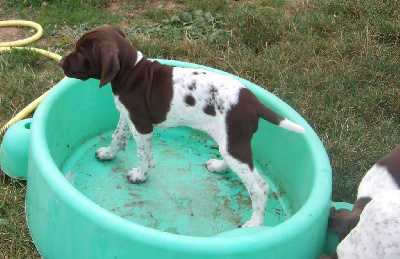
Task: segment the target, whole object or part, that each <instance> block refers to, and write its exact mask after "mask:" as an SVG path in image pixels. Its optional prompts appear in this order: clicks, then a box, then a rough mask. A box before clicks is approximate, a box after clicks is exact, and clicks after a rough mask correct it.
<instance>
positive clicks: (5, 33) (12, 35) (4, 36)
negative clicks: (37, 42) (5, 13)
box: [0, 27, 23, 42]
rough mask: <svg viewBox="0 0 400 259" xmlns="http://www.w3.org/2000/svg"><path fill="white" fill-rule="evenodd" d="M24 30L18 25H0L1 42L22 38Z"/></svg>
mask: <svg viewBox="0 0 400 259" xmlns="http://www.w3.org/2000/svg"><path fill="white" fill-rule="evenodd" d="M21 34H22V30H21V29H20V28H18V27H0V42H9V41H16V40H22V39H23V38H21Z"/></svg>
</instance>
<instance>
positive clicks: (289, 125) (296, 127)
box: [278, 118, 306, 133]
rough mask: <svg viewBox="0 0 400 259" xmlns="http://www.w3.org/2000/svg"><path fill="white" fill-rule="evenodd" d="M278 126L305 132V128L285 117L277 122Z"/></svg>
mask: <svg viewBox="0 0 400 259" xmlns="http://www.w3.org/2000/svg"><path fill="white" fill-rule="evenodd" d="M278 126H279V127H281V128H284V129H287V130H290V131H293V132H297V133H305V132H306V130H305V129H304V128H303V127H302V126H300V125H299V124H296V123H294V122H292V121H290V120H288V119H286V118H283V120H282V121H281V122H280V123H279V124H278Z"/></svg>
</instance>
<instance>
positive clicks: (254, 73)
mask: <svg viewBox="0 0 400 259" xmlns="http://www.w3.org/2000/svg"><path fill="white" fill-rule="evenodd" d="M307 2H308V1H290V0H263V1H233V0H229V1H227V0H216V1H211V0H204V1H189V0H175V1H172V0H170V1H164V2H162V1H154V0H148V1H143V2H142V1H132V2H128V1H125V2H122V1H113V2H110V1H104V0H102V1H96V0H91V1H72V0H70V1H61V0H55V1H48V2H47V5H42V3H43V1H17V0H13V1H6V2H5V1H2V0H0V4H1V5H2V9H0V17H2V19H4V20H5V19H9V18H10V19H11V18H15V17H18V18H21V19H29V20H33V21H36V22H38V23H40V24H42V25H43V27H44V35H43V38H42V39H41V40H39V41H38V42H36V43H34V44H32V45H33V46H37V47H41V48H45V49H49V50H50V51H53V52H57V53H59V54H60V55H65V54H66V53H68V52H69V51H70V50H72V49H73V47H74V44H75V42H76V40H77V39H78V38H79V37H80V36H81V35H82V34H83V33H84V32H85V31H87V30H88V29H90V28H92V27H94V26H97V25H101V24H103V23H109V24H114V25H118V26H120V27H121V28H122V29H123V30H124V31H125V32H126V34H127V38H128V39H129V40H130V41H131V42H132V44H133V45H134V46H135V47H136V48H137V49H139V50H141V51H142V52H143V53H145V54H146V55H147V56H148V57H152V58H167V59H177V60H183V61H189V62H193V63H199V64H204V65H207V66H210V67H215V68H218V69H221V70H225V71H228V72H230V73H233V74H235V75H238V76H240V77H243V78H245V79H248V80H250V81H252V82H254V83H256V84H258V85H260V86H262V87H264V88H266V89H268V90H269V91H270V92H272V93H274V94H276V95H277V96H278V97H279V98H281V99H282V100H284V101H285V102H287V103H288V104H290V105H291V106H292V107H293V108H294V109H296V110H297V111H298V112H299V113H300V114H301V115H302V116H303V117H304V118H305V119H306V120H307V121H308V122H309V124H310V125H311V126H312V127H313V128H314V130H315V131H316V133H317V134H318V136H319V137H320V139H321V141H322V142H323V144H324V146H325V148H326V150H327V152H328V155H329V157H330V159H331V164H332V170H333V188H334V189H333V199H334V200H336V201H347V202H354V200H355V197H356V196H355V195H356V192H357V186H358V183H359V181H360V179H361V178H362V176H363V175H364V173H365V172H366V170H367V169H369V168H370V167H371V165H372V164H373V163H375V162H376V161H377V160H378V159H379V158H380V157H382V156H383V155H385V154H386V153H387V152H389V151H390V150H391V149H392V148H393V147H394V146H395V145H396V144H397V143H399V142H400V90H399V86H400V57H399V55H400V52H399V46H400V42H399V40H400V21H399V17H398V15H397V14H398V13H399V12H400V1H385V0H369V1H361V0H354V1H348V0H330V1H321V0H317V1H309V2H308V3H307ZM31 3H33V4H31ZM110 7H117V8H110ZM28 32H30V31H29V30H28ZM62 77H63V75H62V71H61V69H60V68H59V67H58V66H57V65H56V63H55V62H54V61H53V60H49V59H47V58H44V57H41V56H38V55H35V54H32V53H28V52H22V51H14V52H12V53H11V54H9V53H3V54H0V82H1V85H0V124H1V125H3V124H4V123H5V122H6V121H8V119H10V118H11V117H12V116H13V114H15V113H16V112H18V111H19V110H21V109H22V108H23V107H24V106H25V105H27V104H28V103H30V102H31V101H32V100H34V99H35V98H36V97H38V96H39V95H40V94H41V93H42V92H44V91H45V90H47V89H49V88H51V87H52V86H53V85H54V84H55V83H56V82H58V81H59V80H60V79H61V78H62ZM24 195H25V183H23V182H18V181H15V180H12V179H10V178H8V177H7V176H5V175H4V174H1V175H0V257H1V258H30V257H31V258H37V257H39V255H38V253H37V252H36V250H35V249H34V246H33V244H32V241H31V239H30V237H29V232H28V230H27V227H26V224H25V216H24Z"/></svg>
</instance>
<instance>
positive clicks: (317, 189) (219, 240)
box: [28, 59, 332, 253]
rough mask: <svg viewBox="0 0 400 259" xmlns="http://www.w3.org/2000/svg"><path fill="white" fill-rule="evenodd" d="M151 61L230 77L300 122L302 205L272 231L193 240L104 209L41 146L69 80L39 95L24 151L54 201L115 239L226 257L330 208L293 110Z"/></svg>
mask: <svg viewBox="0 0 400 259" xmlns="http://www.w3.org/2000/svg"><path fill="white" fill-rule="evenodd" d="M156 60H157V61H159V62H160V63H163V64H169V65H173V66H180V67H191V68H200V69H207V70H210V71H214V72H217V73H220V74H226V75H230V76H233V77H235V78H236V79H238V80H239V81H241V82H242V83H244V84H245V85H246V87H248V88H249V89H250V90H251V91H253V92H254V93H255V94H256V95H259V94H267V95H269V98H271V99H272V100H273V102H278V103H280V105H281V106H280V107H281V108H282V111H284V112H283V113H284V114H285V117H288V118H289V119H291V118H296V120H295V122H296V123H299V124H301V125H302V126H303V127H304V128H305V130H306V133H305V134H304V136H303V137H304V138H306V139H307V140H306V141H307V143H308V144H309V145H308V147H309V149H310V152H311V153H312V156H313V157H314V160H313V163H312V165H313V168H312V170H314V171H315V172H317V173H316V175H315V177H314V184H313V189H312V191H311V193H310V194H309V197H308V199H307V201H306V203H305V204H304V205H303V206H302V207H301V208H300V209H299V210H298V211H297V212H296V213H295V214H294V215H293V216H292V217H291V218H289V219H288V220H286V221H284V222H283V223H281V224H279V225H277V226H275V227H272V228H269V227H261V228H264V229H263V230H260V231H259V232H257V233H253V234H244V235H239V236H228V237H214V236H213V237H196V236H186V235H178V234H172V233H168V232H163V231H160V230H156V229H152V228H149V227H145V226H142V225H139V224H136V223H134V222H131V221H128V220H126V219H123V218H121V217H119V216H117V215H116V214H114V213H112V212H110V211H107V210H106V209H104V208H102V207H100V205H98V204H96V203H94V202H93V201H92V200H90V199H89V198H87V197H86V196H84V195H83V194H82V193H81V192H79V191H78V190H77V189H76V188H75V187H73V186H72V185H71V184H70V183H69V182H68V180H67V179H66V178H65V177H64V176H63V174H62V173H61V172H60V170H59V168H58V166H57V165H56V164H55V162H54V161H53V160H52V157H51V154H50V150H49V149H48V148H47V145H46V144H47V140H46V130H45V129H46V123H47V121H46V119H47V118H48V116H47V115H48V112H49V107H52V106H53V105H54V102H55V101H56V100H57V99H58V98H60V96H61V95H63V93H64V92H65V91H67V89H68V87H67V86H68V85H70V84H74V82H75V80H77V79H70V78H68V79H65V80H62V81H61V82H59V83H58V85H57V86H56V87H54V89H53V90H51V91H50V92H49V94H48V95H47V96H46V97H45V99H44V100H43V101H42V103H41V104H40V105H39V107H38V109H37V112H36V113H35V116H34V120H33V123H32V127H31V142H30V149H31V150H34V151H35V152H30V154H31V156H32V158H33V159H35V163H36V167H37V169H38V171H40V172H47V173H46V174H42V177H43V178H44V179H45V180H46V181H47V183H48V185H49V186H50V188H52V190H53V191H54V192H55V193H56V194H57V195H58V197H60V198H63V201H64V202H65V203H67V204H68V205H69V206H70V207H71V208H73V209H74V210H76V212H77V213H78V212H79V214H81V215H82V216H84V217H87V218H90V219H92V222H93V223H95V224H100V225H102V226H103V227H104V228H105V229H108V228H112V230H113V231H116V232H118V233H119V234H120V235H123V236H126V237H132V238H134V239H136V238H137V236H138V235H139V236H141V237H142V240H143V242H145V243H149V244H154V243H157V244H158V246H160V247H165V248H169V247H170V246H171V245H173V246H176V247H182V248H185V249H188V247H189V249H190V250H191V251H193V250H197V249H201V250H202V251H203V252H207V251H209V252H210V253H212V252H213V251H215V249H225V250H229V251H230V253H235V251H243V249H244V247H246V244H247V245H250V244H251V246H265V244H263V243H261V242H260V243H257V241H260V240H268V242H269V243H268V246H273V245H274V244H276V243H280V242H281V241H282V240H287V239H288V238H290V237H291V236H296V233H301V232H304V230H305V229H307V228H308V227H310V222H313V221H311V220H310V218H315V217H317V218H318V217H321V215H323V214H326V208H327V207H328V206H329V205H330V200H331V193H332V177H331V176H332V172H331V166H330V162H329V158H328V155H327V153H326V150H325V148H324V147H323V145H322V143H321V141H320V140H319V138H318V136H317V135H316V133H315V132H314V130H313V129H312V128H311V127H310V126H309V124H308V123H307V122H306V121H305V120H304V119H303V118H302V117H301V116H300V115H299V114H298V113H297V112H296V111H294V110H293V109H292V108H291V107H290V106H289V105H288V104H286V103H285V102H283V101H282V100H281V99H279V98H278V97H276V96H275V95H273V94H272V93H270V92H268V91H266V90H265V89H262V88H261V87H259V86H257V85H255V84H253V83H251V82H249V81H247V80H245V79H242V78H239V77H237V76H234V75H232V74H229V73H227V72H224V71H221V70H217V69H213V68H210V67H205V66H201V65H197V64H193V63H188V62H181V61H175V60H162V59H156ZM310 170H311V169H310ZM28 184H29V174H28ZM77 201H79V202H77ZM110 222H112V224H109V223H110ZM254 231H256V230H254Z"/></svg>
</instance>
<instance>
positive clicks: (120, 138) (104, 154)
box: [96, 115, 131, 161]
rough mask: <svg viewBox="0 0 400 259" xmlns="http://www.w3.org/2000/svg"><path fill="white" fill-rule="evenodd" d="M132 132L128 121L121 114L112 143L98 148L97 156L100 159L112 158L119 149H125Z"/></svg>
mask: <svg viewBox="0 0 400 259" xmlns="http://www.w3.org/2000/svg"><path fill="white" fill-rule="evenodd" d="M130 133H131V132H130V129H129V124H128V121H127V120H126V118H125V117H124V116H122V115H121V116H120V117H119V122H118V125H117V128H116V129H115V131H114V134H113V136H112V140H111V144H110V145H109V146H108V147H101V148H99V149H97V151H96V158H97V159H98V160H100V161H104V160H112V159H113V158H114V157H115V156H116V155H117V153H118V151H119V150H121V149H123V150H125V148H126V144H127V142H128V140H129V135H130Z"/></svg>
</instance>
